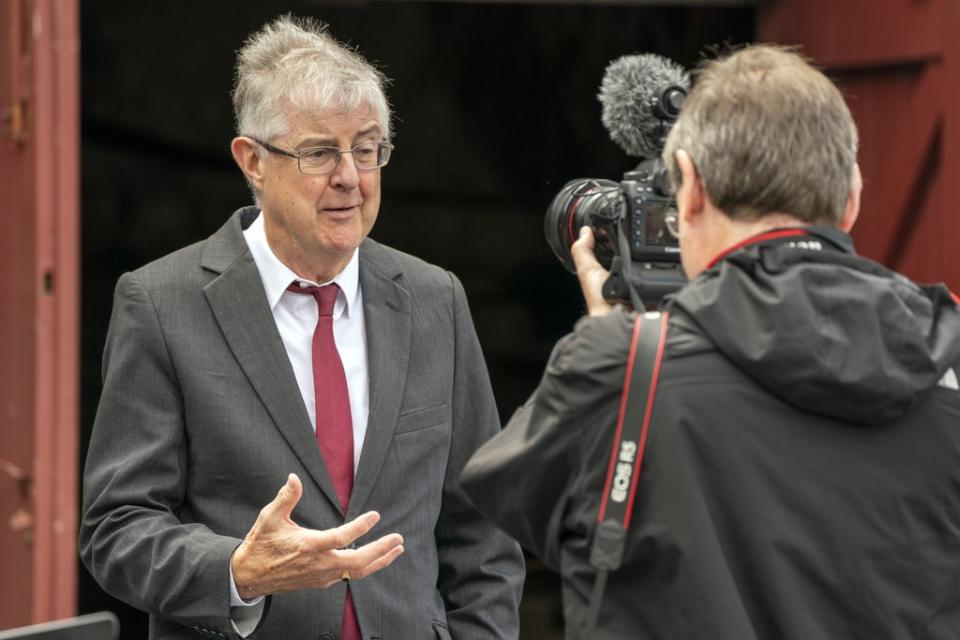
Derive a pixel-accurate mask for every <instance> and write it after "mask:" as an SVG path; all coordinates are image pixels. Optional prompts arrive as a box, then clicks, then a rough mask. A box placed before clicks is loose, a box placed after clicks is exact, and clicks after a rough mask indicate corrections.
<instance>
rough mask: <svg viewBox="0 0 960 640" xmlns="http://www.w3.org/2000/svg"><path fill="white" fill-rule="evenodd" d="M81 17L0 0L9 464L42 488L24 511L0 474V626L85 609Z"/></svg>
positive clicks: (60, 0) (56, 4)
mask: <svg viewBox="0 0 960 640" xmlns="http://www.w3.org/2000/svg"><path fill="white" fill-rule="evenodd" d="M77 12H78V6H77V2H76V0H32V1H30V0H0V111H2V110H9V109H10V108H11V106H16V108H17V110H19V112H20V114H22V120H21V121H22V131H20V130H18V131H11V127H10V123H9V122H8V123H7V124H6V125H0V216H2V221H3V233H2V234H0V459H4V460H7V461H8V462H10V463H12V465H13V466H12V467H11V466H4V469H7V470H10V469H14V468H15V469H19V470H22V471H23V473H26V474H27V475H28V476H29V478H30V491H29V495H28V496H27V500H26V501H25V502H24V501H23V497H22V495H21V493H20V491H19V484H18V483H17V482H15V481H14V480H13V479H11V478H9V477H8V476H10V474H9V473H0V550H2V552H3V565H4V566H3V571H0V628H7V627H13V626H19V625H23V624H28V623H32V622H41V621H45V620H52V619H57V618H64V617H68V616H71V615H74V614H75V612H76V542H75V540H76V526H77V522H76V520H77V458H78V429H79V425H78V394H79V376H78V330H79V327H78V323H79V295H78V287H79V265H80V261H79V187H78V158H79V154H78V146H79V113H78V110H79V106H78V104H79V103H78V95H79V92H78V74H79V66H78V47H79V28H78V13H77ZM7 113H9V111H7ZM18 510H19V511H20V513H19V514H18V516H17V520H16V523H17V524H18V526H21V527H22V526H23V525H24V524H32V526H30V527H28V528H27V529H26V530H18V531H13V530H12V529H11V526H10V521H9V519H10V517H11V516H12V515H13V514H14V513H16V512H17V511H18Z"/></svg>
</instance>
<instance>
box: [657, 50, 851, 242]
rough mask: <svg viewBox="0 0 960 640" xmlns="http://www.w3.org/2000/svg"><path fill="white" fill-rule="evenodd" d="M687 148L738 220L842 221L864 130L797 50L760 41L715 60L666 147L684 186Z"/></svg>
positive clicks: (713, 194)
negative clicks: (680, 160) (775, 216)
mask: <svg viewBox="0 0 960 640" xmlns="http://www.w3.org/2000/svg"><path fill="white" fill-rule="evenodd" d="M678 149H684V150H685V151H687V152H688V153H689V154H690V156H691V158H692V159H693V162H694V164H695V166H696V168H697V172H698V174H699V176H700V178H701V179H702V180H703V183H704V186H705V188H706V191H707V194H708V195H709V197H710V199H711V201H712V202H713V203H714V204H715V205H716V206H717V207H718V208H719V209H721V210H722V211H724V212H725V213H726V214H727V215H729V216H730V217H731V218H734V219H741V220H744V221H751V220H756V219H759V218H762V217H763V216H764V215H767V214H770V213H787V214H790V215H792V216H794V217H795V218H798V219H800V220H802V221H803V222H806V223H809V224H824V225H837V224H839V222H840V221H841V219H842V216H843V211H844V207H845V205H846V203H847V198H848V197H849V193H850V186H851V180H852V176H853V170H854V166H855V164H856V155H857V130H856V126H855V124H854V122H853V118H852V117H851V115H850V111H849V109H848V108H847V105H846V103H845V102H844V100H843V96H842V95H841V94H840V91H839V90H838V89H837V87H836V86H834V84H833V83H832V82H830V80H829V79H828V78H827V77H826V76H824V75H823V73H821V72H820V71H819V70H817V69H815V68H814V67H813V66H811V65H810V64H809V63H808V62H807V61H806V60H805V59H804V58H803V57H802V56H800V55H799V54H798V53H796V52H794V51H791V50H789V49H787V48H784V47H779V46H773V45H757V46H752V47H747V48H744V49H741V50H739V51H736V52H734V53H732V54H730V55H728V56H726V57H722V58H719V59H717V60H712V61H709V62H707V63H706V64H705V65H704V66H703V67H702V68H701V69H700V70H699V72H698V73H697V76H696V81H695V83H694V86H693V89H692V90H691V92H690V95H689V96H688V97H687V100H686V102H685V104H684V106H683V110H682V112H681V114H680V117H679V119H678V120H677V122H676V124H675V125H674V127H673V129H672V130H671V132H670V136H669V138H668V140H667V143H666V146H665V148H664V155H663V157H664V161H665V163H666V165H667V167H669V168H670V171H671V177H672V178H673V180H674V183H675V184H676V183H677V181H678V180H679V176H680V172H679V170H678V168H677V166H676V161H675V159H674V154H675V152H676V150H678Z"/></svg>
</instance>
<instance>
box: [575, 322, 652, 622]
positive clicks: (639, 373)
mask: <svg viewBox="0 0 960 640" xmlns="http://www.w3.org/2000/svg"><path fill="white" fill-rule="evenodd" d="M668 319H669V314H668V313H667V312H663V313H644V314H637V317H636V319H635V320H634V323H633V337H632V339H631V342H630V355H629V357H628V359H627V371H626V374H625V376H624V381H623V392H622V394H621V396H620V412H619V414H618V416H617V429H616V432H615V434H614V438H613V449H612V450H611V452H610V463H609V466H608V468H607V478H606V482H605V483H604V485H603V496H602V498H601V501H600V510H599V512H598V514H597V527H596V529H594V534H593V541H592V543H591V545H590V564H591V565H593V567H594V568H595V569H596V570H597V578H596V581H595V582H594V585H593V595H592V596H591V598H590V608H589V610H588V612H587V617H586V619H585V620H584V627H583V636H582V637H583V638H590V637H591V635H592V632H593V629H594V627H596V623H597V616H598V615H599V613H600V603H601V601H602V600H603V592H604V589H605V588H606V584H607V574H608V573H609V572H610V571H614V570H616V569H619V568H620V566H621V565H622V564H623V550H624V545H625V543H626V538H627V530H628V529H629V528H630V517H631V515H632V514H633V501H634V497H635V496H636V493H637V481H638V480H639V479H640V470H641V468H642V467H643V454H644V451H645V450H646V447H647V436H648V434H649V431H650V416H651V415H653V400H654V397H655V395H656V392H657V380H658V378H659V377H660V364H661V362H662V361H663V346H664V343H665V342H666V339H667V320H668Z"/></svg>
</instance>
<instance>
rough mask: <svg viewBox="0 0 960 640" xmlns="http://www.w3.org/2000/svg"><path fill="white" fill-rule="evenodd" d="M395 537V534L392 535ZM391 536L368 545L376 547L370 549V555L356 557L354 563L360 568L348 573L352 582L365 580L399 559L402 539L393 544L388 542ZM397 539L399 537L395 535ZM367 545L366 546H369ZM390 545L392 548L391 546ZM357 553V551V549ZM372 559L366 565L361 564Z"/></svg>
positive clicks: (391, 541)
mask: <svg viewBox="0 0 960 640" xmlns="http://www.w3.org/2000/svg"><path fill="white" fill-rule="evenodd" d="M392 535H397V534H392ZM390 537H391V536H384V537H383V538H380V540H377V541H376V542H372V543H370V545H377V546H375V547H374V548H373V549H371V554H370V555H367V554H364V555H358V556H357V557H356V558H355V559H354V562H355V563H356V564H357V565H359V566H360V568H359V569H353V570H351V571H350V577H351V578H352V579H354V580H359V579H360V578H366V577H367V576H369V575H372V574H374V573H376V572H377V571H380V570H381V569H385V568H386V567H389V566H390V565H391V564H392V563H393V561H394V560H396V559H397V558H399V557H400V555H401V554H403V551H404V549H403V544H402V542H403V539H402V538H401V539H400V544H393V543H394V542H395V540H390V539H389V538H390ZM397 537H398V538H399V537H400V536H398V535H397ZM381 542H383V543H384V545H379V544H378V543H381ZM370 545H367V546H370ZM391 545H392V546H391ZM383 549H386V550H385V551H383V553H380V551H381V550H383ZM358 551H359V549H358ZM370 557H372V558H373V559H372V560H371V561H370V562H367V563H366V564H363V563H364V562H365V561H366V560H367V559H368V558H370Z"/></svg>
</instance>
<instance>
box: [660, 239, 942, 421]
mask: <svg viewBox="0 0 960 640" xmlns="http://www.w3.org/2000/svg"><path fill="white" fill-rule="evenodd" d="M673 308H674V309H676V310H678V311H682V312H683V313H684V314H686V315H687V316H688V317H689V318H690V319H691V320H692V321H693V322H694V323H695V324H696V325H697V327H698V328H699V329H700V331H702V332H703V333H704V334H705V335H706V336H707V337H708V338H709V339H710V340H711V341H712V342H713V344H714V345H715V346H716V348H717V349H718V350H720V351H721V352H722V353H723V354H724V355H725V356H726V357H727V358H729V359H730V360H731V361H733V362H734V363H735V364H736V365H737V366H739V367H740V368H741V369H742V370H743V371H745V372H746V373H747V374H748V375H749V376H751V377H752V378H754V379H755V380H756V381H757V382H758V383H759V384H761V385H763V386H764V387H766V388H767V389H768V390H769V391H771V392H772V393H774V394H775V395H777V396H779V397H780V398H782V399H784V400H786V401H787V402H789V403H791V404H793V405H795V406H797V407H798V408H800V409H802V410H804V411H809V412H814V413H819V414H823V415H828V416H831V417H835V418H839V419H842V420H846V421H851V422H857V423H862V424H883V423H886V422H889V421H891V420H895V419H897V418H899V417H900V416H902V415H904V414H905V413H906V412H907V411H909V410H910V408H911V407H912V406H913V404H914V403H915V401H916V400H917V398H918V397H919V395H920V394H922V393H924V392H925V391H926V390H928V389H930V388H931V387H933V386H935V385H937V383H938V382H939V381H940V380H941V379H942V378H943V377H944V375H945V373H946V372H947V371H948V369H950V368H951V367H952V366H954V365H956V364H957V363H958V362H960V309H958V304H957V302H955V301H954V299H953V298H952V297H951V294H950V292H949V291H948V290H947V288H946V287H945V286H943V285H933V286H921V285H918V284H916V283H914V282H911V281H910V280H908V279H907V278H905V277H903V276H901V275H899V274H897V273H895V272H893V271H890V270H889V269H886V268H884V267H882V266H880V265H878V264H876V263H874V262H872V261H870V260H867V259H865V258H861V257H859V256H857V255H856V254H855V253H854V250H853V243H852V241H851V240H850V238H849V236H847V235H846V234H844V233H842V232H840V231H838V230H835V229H824V228H806V229H791V230H781V231H778V232H773V233H766V234H763V235H761V236H757V237H756V238H754V239H752V240H751V241H748V243H745V246H741V247H739V248H737V250H735V251H733V252H731V253H729V254H727V255H724V256H723V257H722V258H721V259H720V260H719V261H718V262H717V263H716V264H714V265H713V266H712V267H710V268H709V269H708V270H706V271H705V272H704V273H702V274H701V275H700V276H698V277H697V278H696V279H694V281H693V282H691V283H690V284H689V285H688V286H686V287H684V288H683V289H682V290H681V291H680V292H679V293H678V294H677V295H676V297H675V298H674V299H673Z"/></svg>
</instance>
